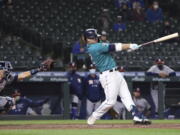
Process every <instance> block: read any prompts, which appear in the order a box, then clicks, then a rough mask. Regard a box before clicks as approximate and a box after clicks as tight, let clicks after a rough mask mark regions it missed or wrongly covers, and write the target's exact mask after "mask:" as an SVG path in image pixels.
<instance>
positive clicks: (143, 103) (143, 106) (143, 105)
mask: <svg viewBox="0 0 180 135" xmlns="http://www.w3.org/2000/svg"><path fill="white" fill-rule="evenodd" d="M133 101H134V103H135V105H136V107H137V109H138V111H140V112H144V111H145V110H148V109H150V108H151V106H150V104H149V103H148V102H147V100H146V99H144V98H133Z"/></svg>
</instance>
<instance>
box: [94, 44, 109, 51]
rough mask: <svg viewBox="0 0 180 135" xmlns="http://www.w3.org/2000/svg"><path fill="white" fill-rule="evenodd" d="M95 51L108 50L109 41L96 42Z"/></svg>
mask: <svg viewBox="0 0 180 135" xmlns="http://www.w3.org/2000/svg"><path fill="white" fill-rule="evenodd" d="M97 51H98V52H99V53H105V52H108V51H109V43H98V45H97Z"/></svg>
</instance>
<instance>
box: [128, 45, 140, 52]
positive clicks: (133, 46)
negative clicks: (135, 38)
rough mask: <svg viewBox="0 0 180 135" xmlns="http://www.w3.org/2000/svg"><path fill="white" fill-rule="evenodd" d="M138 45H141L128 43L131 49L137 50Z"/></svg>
mask: <svg viewBox="0 0 180 135" xmlns="http://www.w3.org/2000/svg"><path fill="white" fill-rule="evenodd" d="M139 47H141V46H139V45H137V44H130V46H129V48H130V50H131V51H134V50H137V49H139Z"/></svg>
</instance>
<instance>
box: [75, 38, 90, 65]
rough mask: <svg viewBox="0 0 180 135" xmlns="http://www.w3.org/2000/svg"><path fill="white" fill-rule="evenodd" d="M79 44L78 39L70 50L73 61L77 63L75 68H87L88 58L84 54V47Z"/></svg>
mask: <svg viewBox="0 0 180 135" xmlns="http://www.w3.org/2000/svg"><path fill="white" fill-rule="evenodd" d="M80 42H81V40H80V39H79V40H78V41H77V42H75V43H74V45H73V48H72V54H73V61H75V62H76V63H77V66H78V67H77V68H82V67H83V66H86V67H87V66H88V65H89V63H90V62H89V61H90V60H89V56H88V55H87V53H85V45H82V44H81V43H80Z"/></svg>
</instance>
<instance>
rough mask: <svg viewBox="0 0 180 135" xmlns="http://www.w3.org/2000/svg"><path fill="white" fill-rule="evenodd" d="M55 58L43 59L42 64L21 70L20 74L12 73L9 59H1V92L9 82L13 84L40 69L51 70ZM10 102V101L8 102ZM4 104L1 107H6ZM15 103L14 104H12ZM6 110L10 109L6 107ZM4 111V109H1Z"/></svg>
mask: <svg viewBox="0 0 180 135" xmlns="http://www.w3.org/2000/svg"><path fill="white" fill-rule="evenodd" d="M53 64H54V60H52V59H50V58H49V59H47V60H45V61H43V62H42V63H41V64H40V66H39V67H38V68H36V69H32V70H30V71H25V72H21V73H18V74H13V73H12V69H13V67H12V65H11V63H10V62H9V61H0V92H1V91H2V90H3V89H4V88H5V86H6V85H7V84H11V83H12V82H15V81H18V80H23V79H25V78H28V77H30V76H32V75H35V74H36V73H38V72H40V71H47V70H50V69H51V68H52V67H53ZM7 103H8V102H7ZM4 105H6V104H2V105H1V104H0V108H4ZM12 105H13V104H12ZM8 107H9V108H11V107H12V106H11V105H8ZM6 110H9V109H8V108H7V107H6ZM1 111H3V110H1Z"/></svg>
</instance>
